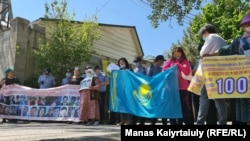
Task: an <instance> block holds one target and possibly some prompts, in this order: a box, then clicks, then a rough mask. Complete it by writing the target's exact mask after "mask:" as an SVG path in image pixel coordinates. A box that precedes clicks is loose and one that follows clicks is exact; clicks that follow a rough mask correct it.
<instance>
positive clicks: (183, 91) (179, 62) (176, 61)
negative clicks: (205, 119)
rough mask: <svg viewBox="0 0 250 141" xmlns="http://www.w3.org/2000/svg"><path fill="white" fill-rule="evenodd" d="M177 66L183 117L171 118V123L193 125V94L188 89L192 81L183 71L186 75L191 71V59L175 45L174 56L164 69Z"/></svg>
mask: <svg viewBox="0 0 250 141" xmlns="http://www.w3.org/2000/svg"><path fill="white" fill-rule="evenodd" d="M175 65H176V66H177V68H178V69H177V70H178V84H179V90H180V101H181V107H182V117H183V118H182V119H170V124H171V125H176V124H178V125H182V124H183V122H184V123H185V125H193V124H194V117H193V110H192V100H191V94H190V93H189V91H187V88H188V86H189V83H190V81H189V80H186V79H184V78H183V77H182V75H181V72H183V73H184V74H185V75H189V74H190V73H191V66H190V63H189V61H188V60H187V58H186V55H185V53H184V51H183V49H182V48H181V47H175V48H174V49H173V52H172V57H171V58H170V59H168V60H167V61H166V63H165V64H164V65H163V67H162V70H163V71H165V70H166V69H168V68H170V67H172V66H175Z"/></svg>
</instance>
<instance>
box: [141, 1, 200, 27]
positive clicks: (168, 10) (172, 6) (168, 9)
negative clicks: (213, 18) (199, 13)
mask: <svg viewBox="0 0 250 141" xmlns="http://www.w3.org/2000/svg"><path fill="white" fill-rule="evenodd" d="M142 1H143V0H142ZM147 2H148V4H149V5H150V7H151V8H152V14H150V15H149V16H148V18H149V20H150V21H151V23H152V25H153V27H155V28H157V27H158V26H159V22H162V21H167V20H171V19H172V18H176V19H177V22H178V23H179V24H180V25H182V24H183V22H184V17H185V16H187V15H188V14H190V12H191V10H200V7H201V3H202V0H147Z"/></svg>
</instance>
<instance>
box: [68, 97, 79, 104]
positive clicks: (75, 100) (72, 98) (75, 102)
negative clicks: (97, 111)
mask: <svg viewBox="0 0 250 141" xmlns="http://www.w3.org/2000/svg"><path fill="white" fill-rule="evenodd" d="M77 98H78V97H77V96H70V101H69V103H68V104H67V106H79V105H77V104H78V101H77Z"/></svg>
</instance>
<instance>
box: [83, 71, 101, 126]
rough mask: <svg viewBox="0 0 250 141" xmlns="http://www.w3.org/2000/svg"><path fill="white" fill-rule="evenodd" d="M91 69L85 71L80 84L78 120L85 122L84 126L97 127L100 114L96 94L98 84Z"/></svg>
mask: <svg viewBox="0 0 250 141" xmlns="http://www.w3.org/2000/svg"><path fill="white" fill-rule="evenodd" d="M99 83H100V82H99V80H98V78H97V77H95V72H94V70H93V69H88V70H86V78H84V79H83V80H82V81H81V83H80V89H79V93H80V117H79V119H80V120H82V121H84V122H87V124H86V125H99V120H100V113H99V103H98V100H99V98H100V96H99V95H98V94H100V93H99V90H100V84H99Z"/></svg>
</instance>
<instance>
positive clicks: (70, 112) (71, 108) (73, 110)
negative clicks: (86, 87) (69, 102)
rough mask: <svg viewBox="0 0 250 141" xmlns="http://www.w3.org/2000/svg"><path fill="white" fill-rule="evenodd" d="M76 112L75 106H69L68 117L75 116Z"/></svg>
mask: <svg viewBox="0 0 250 141" xmlns="http://www.w3.org/2000/svg"><path fill="white" fill-rule="evenodd" d="M74 114H75V107H68V117H71V118H73V117H74Z"/></svg>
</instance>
